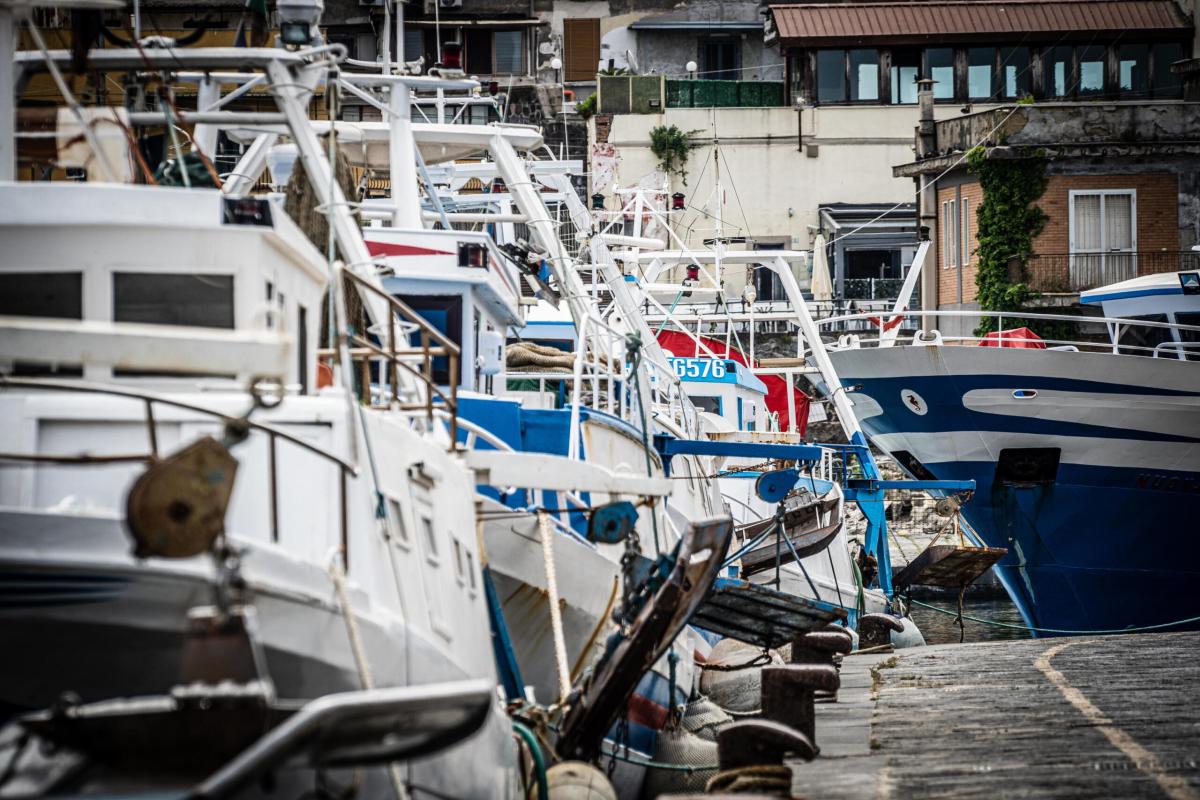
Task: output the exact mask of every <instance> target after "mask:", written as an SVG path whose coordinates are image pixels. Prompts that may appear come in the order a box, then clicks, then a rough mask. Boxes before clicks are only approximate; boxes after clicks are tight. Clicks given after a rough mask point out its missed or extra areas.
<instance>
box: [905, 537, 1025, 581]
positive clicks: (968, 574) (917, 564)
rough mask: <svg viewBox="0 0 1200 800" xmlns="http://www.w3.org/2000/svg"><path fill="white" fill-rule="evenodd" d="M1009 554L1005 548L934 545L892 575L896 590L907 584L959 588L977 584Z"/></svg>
mask: <svg viewBox="0 0 1200 800" xmlns="http://www.w3.org/2000/svg"><path fill="white" fill-rule="evenodd" d="M1007 554H1008V550H1006V549H1005V548H1003V547H959V546H958V545H953V544H935V545H933V546H931V547H927V548H925V551H924V552H923V553H921V554H920V555H919V556H917V557H916V558H914V559H913V560H912V561H911V562H910V563H909V564H908V566H906V567H905V568H904V569H902V570H900V571H899V572H897V573H896V574H895V576H894V577H893V578H892V583H893V585H894V586H895V587H896V589H897V590H900V589H902V588H904V587H905V586H913V585H915V584H920V585H922V586H948V587H955V588H957V587H960V586H967V585H970V584H971V583H974V582H975V580H976V579H977V578H979V576H980V575H982V574H983V573H985V572H987V571H988V570H989V569H990V568H991V566H992V565H993V564H995V563H996V562H997V561H999V560H1000V559H1002V558H1004V556H1006V555H1007Z"/></svg>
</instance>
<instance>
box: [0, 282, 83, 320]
mask: <svg viewBox="0 0 1200 800" xmlns="http://www.w3.org/2000/svg"><path fill="white" fill-rule="evenodd" d="M0 314H6V315H9V316H13V317H53V318H55V319H83V273H82V272H3V273H0Z"/></svg>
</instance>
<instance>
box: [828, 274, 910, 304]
mask: <svg viewBox="0 0 1200 800" xmlns="http://www.w3.org/2000/svg"><path fill="white" fill-rule="evenodd" d="M902 286H904V279H903V278H846V279H845V281H844V282H843V287H844V288H843V295H842V296H843V297H844V298H845V299H846V300H895V299H896V298H897V297H899V296H900V288H901V287H902Z"/></svg>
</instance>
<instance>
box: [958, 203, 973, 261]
mask: <svg viewBox="0 0 1200 800" xmlns="http://www.w3.org/2000/svg"><path fill="white" fill-rule="evenodd" d="M959 219H960V220H961V222H960V224H959V229H960V230H961V232H962V236H961V237H960V238H961V239H962V245H961V247H962V249H961V250H959V252H960V253H961V254H962V263H963V265H966V264H970V263H971V199H970V198H969V197H964V198H963V199H962V216H961V217H960V218H959Z"/></svg>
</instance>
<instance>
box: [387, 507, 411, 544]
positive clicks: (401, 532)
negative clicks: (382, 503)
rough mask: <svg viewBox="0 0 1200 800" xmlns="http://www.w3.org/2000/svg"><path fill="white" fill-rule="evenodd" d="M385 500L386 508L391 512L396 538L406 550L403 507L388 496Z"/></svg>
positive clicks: (406, 537)
mask: <svg viewBox="0 0 1200 800" xmlns="http://www.w3.org/2000/svg"><path fill="white" fill-rule="evenodd" d="M387 502H388V509H389V510H390V511H391V512H392V520H393V524H394V525H395V530H396V540H397V542H398V543H399V544H400V545H401V546H403V547H404V549H405V550H407V549H408V528H406V527H405V525H404V509H402V508H400V503H399V502H398V501H397V500H395V499H393V498H391V497H389V498H388V501H387Z"/></svg>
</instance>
